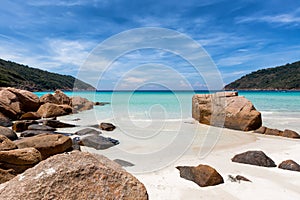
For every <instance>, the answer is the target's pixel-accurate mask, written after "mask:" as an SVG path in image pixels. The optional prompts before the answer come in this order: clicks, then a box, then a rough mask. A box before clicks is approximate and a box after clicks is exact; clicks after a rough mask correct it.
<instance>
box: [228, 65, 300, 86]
mask: <svg viewBox="0 0 300 200" xmlns="http://www.w3.org/2000/svg"><path fill="white" fill-rule="evenodd" d="M225 89H226V90H300V61H298V62H295V63H292V64H286V65H284V66H279V67H274V68H268V69H261V70H258V71H256V72H252V73H250V74H248V75H245V76H243V77H242V78H240V79H238V80H236V81H234V82H232V83H230V84H228V85H226V86H225Z"/></svg>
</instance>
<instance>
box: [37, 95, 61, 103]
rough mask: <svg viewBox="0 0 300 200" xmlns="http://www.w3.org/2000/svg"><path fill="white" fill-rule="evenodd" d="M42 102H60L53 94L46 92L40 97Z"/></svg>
mask: <svg viewBox="0 0 300 200" xmlns="http://www.w3.org/2000/svg"><path fill="white" fill-rule="evenodd" d="M40 103H41V104H45V103H54V104H60V102H59V101H58V99H57V98H56V97H54V96H53V95H52V94H45V95H43V96H41V97H40Z"/></svg>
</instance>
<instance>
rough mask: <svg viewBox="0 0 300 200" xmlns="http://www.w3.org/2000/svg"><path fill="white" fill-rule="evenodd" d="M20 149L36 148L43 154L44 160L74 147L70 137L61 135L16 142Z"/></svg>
mask: <svg viewBox="0 0 300 200" xmlns="http://www.w3.org/2000/svg"><path fill="white" fill-rule="evenodd" d="M15 144H16V145H17V146H18V148H19V149H22V148H27V147H34V148H36V149H37V150H38V151H39V152H41V155H42V159H46V158H48V157H49V156H52V155H55V154H59V153H63V152H65V151H67V150H68V149H70V148H71V147H72V140H71V138H70V137H67V136H64V135H60V134H40V135H37V136H33V137H27V138H23V139H21V140H17V141H15Z"/></svg>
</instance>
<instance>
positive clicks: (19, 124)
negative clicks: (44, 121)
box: [12, 120, 38, 132]
mask: <svg viewBox="0 0 300 200" xmlns="http://www.w3.org/2000/svg"><path fill="white" fill-rule="evenodd" d="M32 124H38V122H37V121H34V120H22V121H16V122H14V124H13V126H12V129H13V130H14V131H16V132H23V131H26V130H28V127H29V126H30V125H32Z"/></svg>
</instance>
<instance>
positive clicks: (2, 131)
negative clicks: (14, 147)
mask: <svg viewBox="0 0 300 200" xmlns="http://www.w3.org/2000/svg"><path fill="white" fill-rule="evenodd" d="M0 135H4V136H6V137H7V138H8V139H10V140H17V139H18V136H17V134H16V133H15V132H14V131H13V130H11V129H10V128H7V127H3V126H0Z"/></svg>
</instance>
